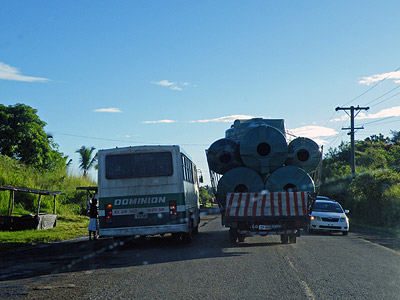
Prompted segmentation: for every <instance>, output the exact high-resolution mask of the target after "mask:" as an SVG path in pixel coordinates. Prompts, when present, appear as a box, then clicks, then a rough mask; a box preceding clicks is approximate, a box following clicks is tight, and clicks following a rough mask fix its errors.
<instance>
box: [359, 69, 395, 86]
mask: <svg viewBox="0 0 400 300" xmlns="http://www.w3.org/2000/svg"><path fill="white" fill-rule="evenodd" d="M384 79H394V82H395V83H400V80H399V79H400V71H396V72H389V73H382V74H375V75H372V76H366V77H361V79H360V80H359V81H358V83H359V84H366V85H371V84H373V83H375V82H379V81H382V80H384Z"/></svg>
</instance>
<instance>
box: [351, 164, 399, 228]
mask: <svg viewBox="0 0 400 300" xmlns="http://www.w3.org/2000/svg"><path fill="white" fill-rule="evenodd" d="M399 184H400V174H399V173H397V172H394V171H391V170H378V171H375V172H369V173H363V174H361V175H359V176H357V177H356V178H355V179H354V180H353V182H352V183H351V184H350V189H351V191H352V192H353V194H354V196H355V197H354V199H355V200H354V201H355V202H354V203H353V215H354V216H356V217H358V218H360V219H362V220H364V221H365V222H368V223H370V224H374V225H388V224H390V225H392V224H394V223H399V219H398V217H399V215H400V206H399V202H400V201H399V200H400V191H399ZM393 208H396V210H393Z"/></svg>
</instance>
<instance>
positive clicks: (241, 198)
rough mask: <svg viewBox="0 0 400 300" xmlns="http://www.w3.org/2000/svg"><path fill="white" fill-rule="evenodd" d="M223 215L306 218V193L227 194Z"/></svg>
mask: <svg viewBox="0 0 400 300" xmlns="http://www.w3.org/2000/svg"><path fill="white" fill-rule="evenodd" d="M226 203H227V205H226V210H225V215H226V216H229V217H264V216H268V217H278V216H290V217H296V216H306V215H307V193H306V192H276V193H228V194H227V195H226Z"/></svg>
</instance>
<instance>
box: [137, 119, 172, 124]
mask: <svg viewBox="0 0 400 300" xmlns="http://www.w3.org/2000/svg"><path fill="white" fill-rule="evenodd" d="M142 123H143V124H159V123H167V124H169V123H176V121H174V120H158V121H143V122H142Z"/></svg>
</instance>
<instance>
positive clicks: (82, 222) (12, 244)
mask: <svg viewBox="0 0 400 300" xmlns="http://www.w3.org/2000/svg"><path fill="white" fill-rule="evenodd" d="M88 225H89V218H88V217H86V216H74V215H68V216H58V217H57V224H56V227H55V228H52V229H46V230H22V231H0V250H5V249H12V248H16V247H20V246H25V245H34V244H39V243H48V242H55V241H62V240H68V239H74V238H76V237H79V236H84V235H85V233H87V228H88Z"/></svg>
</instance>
